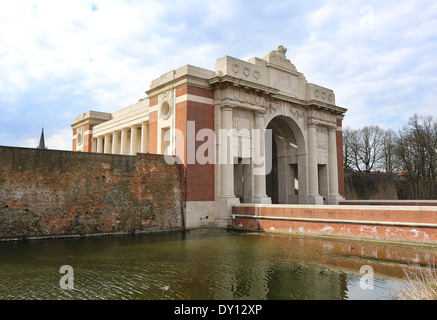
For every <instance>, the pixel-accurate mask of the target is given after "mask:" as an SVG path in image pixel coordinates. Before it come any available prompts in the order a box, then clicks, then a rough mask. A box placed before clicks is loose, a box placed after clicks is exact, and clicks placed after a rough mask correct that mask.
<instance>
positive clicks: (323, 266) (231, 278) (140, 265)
mask: <svg viewBox="0 0 437 320" xmlns="http://www.w3.org/2000/svg"><path fill="white" fill-rule="evenodd" d="M358 245H359V248H360V250H361V251H362V252H367V251H369V250H370V252H375V250H381V248H383V250H386V249H384V247H382V246H380V245H376V244H369V248H367V247H366V245H365V244H364V245H363V244H359V243H345V242H341V241H337V240H325V239H323V240H322V239H311V238H297V237H289V236H281V235H267V234H254V233H240V232H232V231H226V230H197V231H189V232H173V233H163V234H144V235H132V236H117V237H111V238H106V237H104V238H80V239H57V240H38V241H26V242H2V243H0V299H2V300H9V299H32V300H34V299H44V300H46V299H93V300H96V299H99V300H100V299H110V300H115V299H117V300H118V299H129V300H131V299H132V300H133V299H144V300H163V299H165V300H175V299H182V300H234V299H244V300H247V299H251V300H252V299H257V300H258V299H261V300H265V299H268V300H284V299H286V300H304V299H305V300H306V299H323V300H328V299H335V300H347V299H363V300H364V299H372V300H373V299H387V298H390V296H392V295H393V293H395V292H396V291H397V290H398V289H399V286H400V284H401V283H402V276H400V275H399V266H401V265H403V264H406V263H409V262H412V261H409V260H408V259H403V258H402V257H401V258H399V257H397V258H396V259H394V260H393V261H387V259H386V258H384V259H383V261H379V260H378V259H375V257H374V256H373V257H371V256H369V254H365V253H363V254H359V253H358V254H354V255H351V254H350V252H351V250H352V251H353V250H354V249H355V247H357V246H358ZM353 246H354V247H353ZM363 248H364V249H363ZM366 248H367V249H369V250H367V249H366ZM345 250H346V251H347V252H346V251H345ZM366 250H367V251H366ZM372 250H373V251H372ZM392 250H395V251H391V255H393V252H400V253H399V254H400V255H405V254H404V253H402V252H405V250H408V251H407V252H408V254H407V256H408V255H409V254H411V253H412V257H413V259H417V257H422V256H425V257H427V259H429V258H433V257H434V256H435V250H433V249H427V248H422V249H418V248H414V249H405V248H399V250H400V251H396V250H397V248H392ZM355 251H356V250H355ZM371 255H372V254H371ZM373 255H374V253H373ZM414 257H415V258H414ZM63 265H69V266H71V267H72V268H73V270H74V275H73V278H71V279H72V281H70V282H69V284H70V285H73V286H74V288H73V289H70V290H67V289H62V288H61V286H60V280H61V277H63V276H64V274H61V273H60V268H61V266H63ZM362 265H370V266H372V268H374V269H375V275H374V276H375V278H374V282H373V289H366V290H364V289H362V288H361V287H360V279H361V278H362V277H363V274H362V273H360V266H362ZM378 270H381V272H379V271H378ZM390 270H391V271H390ZM70 275H71V274H70ZM64 283H66V282H65V281H64Z"/></svg>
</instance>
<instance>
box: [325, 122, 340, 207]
mask: <svg viewBox="0 0 437 320" xmlns="http://www.w3.org/2000/svg"><path fill="white" fill-rule="evenodd" d="M328 152H329V155H328V156H329V159H328V161H329V162H328V170H329V196H328V204H330V205H338V202H339V201H341V200H342V197H341V196H340V194H339V193H338V167H337V166H338V163H337V126H333V127H330V128H328Z"/></svg>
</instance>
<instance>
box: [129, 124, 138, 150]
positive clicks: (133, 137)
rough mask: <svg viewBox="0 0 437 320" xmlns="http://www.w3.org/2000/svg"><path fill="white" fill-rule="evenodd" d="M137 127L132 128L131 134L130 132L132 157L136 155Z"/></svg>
mask: <svg viewBox="0 0 437 320" xmlns="http://www.w3.org/2000/svg"><path fill="white" fill-rule="evenodd" d="M137 146H138V127H137V126H132V128H131V132H130V154H131V155H132V156H136V155H137V149H138V147H137Z"/></svg>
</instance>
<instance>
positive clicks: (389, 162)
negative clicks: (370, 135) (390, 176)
mask: <svg viewBox="0 0 437 320" xmlns="http://www.w3.org/2000/svg"><path fill="white" fill-rule="evenodd" d="M397 143H398V137H397V135H396V133H395V132H394V131H393V130H392V129H388V130H385V131H384V135H383V137H382V150H381V151H382V159H381V165H382V170H383V171H384V172H387V173H398V172H399V160H398V157H397V153H396V146H397Z"/></svg>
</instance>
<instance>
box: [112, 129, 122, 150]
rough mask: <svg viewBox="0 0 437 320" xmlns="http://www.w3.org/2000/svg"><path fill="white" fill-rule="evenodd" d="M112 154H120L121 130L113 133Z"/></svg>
mask: <svg viewBox="0 0 437 320" xmlns="http://www.w3.org/2000/svg"><path fill="white" fill-rule="evenodd" d="M112 154H120V131H115V132H114V133H113V134H112Z"/></svg>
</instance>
